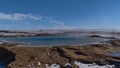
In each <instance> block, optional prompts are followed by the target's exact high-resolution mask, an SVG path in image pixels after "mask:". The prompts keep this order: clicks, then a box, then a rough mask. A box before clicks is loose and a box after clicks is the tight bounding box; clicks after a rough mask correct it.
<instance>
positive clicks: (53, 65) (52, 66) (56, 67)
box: [45, 63, 61, 68]
mask: <svg viewBox="0 0 120 68" xmlns="http://www.w3.org/2000/svg"><path fill="white" fill-rule="evenodd" d="M45 67H46V68H61V67H60V65H59V64H56V63H54V64H52V65H51V66H49V65H48V64H46V65H45Z"/></svg>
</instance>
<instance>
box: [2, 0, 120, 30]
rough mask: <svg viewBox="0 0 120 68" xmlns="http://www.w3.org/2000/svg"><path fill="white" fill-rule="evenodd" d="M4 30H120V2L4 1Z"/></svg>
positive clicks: (98, 0)
mask: <svg viewBox="0 0 120 68" xmlns="http://www.w3.org/2000/svg"><path fill="white" fill-rule="evenodd" d="M0 29H1V30H3V29H11V30H18V29H19V30H24V29H25V30H39V29H120V0H0Z"/></svg>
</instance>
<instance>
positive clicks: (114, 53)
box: [109, 52, 120, 57]
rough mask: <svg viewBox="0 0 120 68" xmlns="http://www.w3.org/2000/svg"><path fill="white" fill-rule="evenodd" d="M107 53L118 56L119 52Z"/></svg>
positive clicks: (119, 55)
mask: <svg viewBox="0 0 120 68" xmlns="http://www.w3.org/2000/svg"><path fill="white" fill-rule="evenodd" d="M109 55H111V56H117V57H120V52H110V53H109Z"/></svg>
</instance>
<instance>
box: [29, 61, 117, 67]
mask: <svg viewBox="0 0 120 68" xmlns="http://www.w3.org/2000/svg"><path fill="white" fill-rule="evenodd" d="M74 63H75V65H77V66H78V68H115V66H114V65H103V66H100V65H97V64H95V63H93V64H84V63H81V62H79V61H75V62H74ZM37 65H38V66H39V67H40V66H41V65H42V64H41V63H40V62H37ZM28 66H29V68H36V66H35V65H34V64H31V65H28ZM67 66H71V64H70V63H66V64H65V67H66V68H67ZM40 68H41V67H40ZM45 68H62V67H61V65H60V64H57V63H54V64H52V65H49V64H45Z"/></svg>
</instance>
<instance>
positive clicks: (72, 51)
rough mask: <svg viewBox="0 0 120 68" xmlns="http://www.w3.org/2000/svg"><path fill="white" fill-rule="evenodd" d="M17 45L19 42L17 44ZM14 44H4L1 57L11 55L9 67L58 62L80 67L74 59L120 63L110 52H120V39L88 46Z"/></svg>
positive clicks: (27, 67) (62, 64)
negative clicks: (27, 45) (29, 45)
mask: <svg viewBox="0 0 120 68" xmlns="http://www.w3.org/2000/svg"><path fill="white" fill-rule="evenodd" d="M16 45H17V44H16ZM16 45H14V44H10V43H9V44H7V43H5V44H2V46H1V47H0V52H3V53H1V54H0V59H2V58H3V57H6V56H9V57H10V59H12V62H11V63H10V64H9V65H8V68H29V65H34V66H35V67H36V68H37V66H38V64H42V66H41V67H42V68H45V64H50V65H51V64H53V63H58V64H60V65H61V67H62V68H65V64H66V63H69V64H71V67H72V68H78V66H77V65H75V64H74V61H80V62H83V63H97V64H99V65H104V64H111V63H112V62H117V63H120V57H117V56H110V55H108V53H109V52H120V40H115V41H111V42H110V43H109V44H91V45H86V46H69V45H66V46H51V47H22V46H16Z"/></svg>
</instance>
